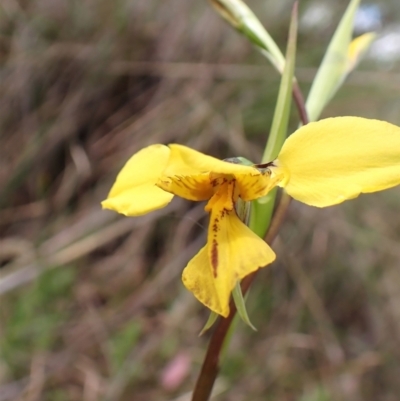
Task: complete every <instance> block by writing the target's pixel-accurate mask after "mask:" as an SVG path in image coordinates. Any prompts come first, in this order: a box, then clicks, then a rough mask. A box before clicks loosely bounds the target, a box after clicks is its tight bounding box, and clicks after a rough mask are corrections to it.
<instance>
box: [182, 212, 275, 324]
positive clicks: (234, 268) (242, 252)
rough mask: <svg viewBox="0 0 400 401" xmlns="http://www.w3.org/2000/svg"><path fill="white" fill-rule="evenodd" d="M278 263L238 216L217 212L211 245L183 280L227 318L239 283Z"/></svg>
mask: <svg viewBox="0 0 400 401" xmlns="http://www.w3.org/2000/svg"><path fill="white" fill-rule="evenodd" d="M274 260H275V253H274V252H273V251H272V249H271V248H270V247H269V246H268V245H267V244H266V243H265V242H264V241H263V240H262V239H261V238H259V237H258V236H257V235H256V234H254V233H253V232H252V231H251V230H250V229H249V228H248V227H247V226H246V225H245V224H243V223H242V222H241V221H240V220H239V218H238V217H237V216H236V213H235V211H230V212H228V211H224V210H222V211H221V210H216V209H213V210H212V212H211V220H210V226H209V233H208V243H207V245H206V246H205V247H204V248H202V249H201V250H200V252H199V253H198V254H197V255H196V256H195V257H194V258H193V259H192V260H191V261H190V262H189V264H188V265H187V267H186V268H185V270H184V271H183V275H182V280H183V283H184V284H185V286H186V287H187V289H188V290H189V291H191V292H192V293H193V294H194V295H195V297H196V298H197V299H198V300H199V301H200V302H202V303H203V304H204V305H206V306H207V307H208V308H210V309H211V310H212V311H213V312H216V313H218V314H220V315H222V316H224V317H227V316H228V315H229V299H230V295H231V292H232V289H233V288H234V286H235V285H236V282H237V281H238V280H240V279H242V278H243V277H245V276H247V275H249V274H250V273H252V272H254V271H256V270H258V269H259V268H260V267H263V266H266V265H268V264H270V263H272V262H273V261H274Z"/></svg>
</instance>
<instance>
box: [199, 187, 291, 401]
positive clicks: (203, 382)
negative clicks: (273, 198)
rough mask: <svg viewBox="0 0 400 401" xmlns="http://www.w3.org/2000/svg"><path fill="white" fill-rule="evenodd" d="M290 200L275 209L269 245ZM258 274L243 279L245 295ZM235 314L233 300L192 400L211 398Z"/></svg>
mask: <svg viewBox="0 0 400 401" xmlns="http://www.w3.org/2000/svg"><path fill="white" fill-rule="evenodd" d="M290 201H291V197H290V196H289V195H287V194H286V193H283V194H282V197H281V199H280V202H279V204H278V207H277V209H276V211H275V214H274V217H273V218H272V221H271V225H270V226H269V229H268V232H267V234H266V236H265V238H264V240H265V242H267V243H268V244H269V245H271V244H272V242H273V241H274V239H275V238H276V236H277V235H278V232H279V229H280V227H281V225H282V223H283V221H284V219H285V216H286V212H287V210H288V207H289V205H290ZM256 274H257V272H255V273H253V274H250V275H249V276H247V277H245V278H244V279H243V280H242V282H241V288H242V293H243V295H244V294H246V292H247V291H248V289H249V288H250V286H251V283H252V282H253V280H254V278H255V276H256ZM235 315H236V307H235V303H234V302H232V301H231V303H230V313H229V316H228V317H227V318H221V319H220V320H219V321H218V323H217V326H216V328H215V330H214V332H213V334H212V336H211V340H210V343H209V345H208V349H207V353H206V356H205V358H204V362H203V366H202V368H201V371H200V375H199V378H198V380H197V383H196V386H195V388H194V390H193V395H192V401H207V400H209V398H210V396H211V392H212V389H213V386H214V382H215V379H216V378H217V376H218V372H219V365H220V364H219V360H220V355H221V350H222V348H223V345H224V342H225V338H226V335H227V333H228V331H229V328H230V326H231V323H232V321H233V319H234V317H235Z"/></svg>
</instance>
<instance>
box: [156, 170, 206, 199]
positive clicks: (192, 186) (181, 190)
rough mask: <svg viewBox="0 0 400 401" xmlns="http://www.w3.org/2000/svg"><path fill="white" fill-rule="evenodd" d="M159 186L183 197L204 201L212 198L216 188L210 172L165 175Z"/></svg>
mask: <svg viewBox="0 0 400 401" xmlns="http://www.w3.org/2000/svg"><path fill="white" fill-rule="evenodd" d="M157 186H158V187H160V188H162V189H163V190H165V191H168V192H171V193H173V194H174V195H178V196H180V197H181V198H185V199H189V200H193V201H202V200H206V199H209V198H211V196H212V195H213V193H214V188H213V186H212V184H211V180H210V173H203V174H193V175H187V176H181V175H174V176H170V177H165V176H163V177H162V178H161V179H160V180H159V181H158V183H157Z"/></svg>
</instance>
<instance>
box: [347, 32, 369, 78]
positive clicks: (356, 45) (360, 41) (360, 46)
mask: <svg viewBox="0 0 400 401" xmlns="http://www.w3.org/2000/svg"><path fill="white" fill-rule="evenodd" d="M375 38H376V33H375V32H367V33H364V34H363V35H361V36H358V37H357V38H355V39H353V40H352V41H351V43H350V44H349V48H348V50H347V66H346V72H345V73H346V74H348V73H349V72H350V71H352V70H353V69H354V68H355V67H356V65H357V64H358V62H359V61H360V59H361V58H362V57H363V55H364V53H365V52H366V51H367V50H368V48H369V46H370V45H371V43H372V42H373V41H374V40H375Z"/></svg>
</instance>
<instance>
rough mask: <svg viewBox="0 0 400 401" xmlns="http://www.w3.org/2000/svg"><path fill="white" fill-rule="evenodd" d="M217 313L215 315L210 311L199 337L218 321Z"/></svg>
mask: <svg viewBox="0 0 400 401" xmlns="http://www.w3.org/2000/svg"><path fill="white" fill-rule="evenodd" d="M218 316H219V315H218V313H215V312H213V311H210V316H208V319H207V322H206V324H205V325H204V327H203V328H202V330H201V331H200V334H199V337H200V336H202V335H203V334H204V333H205V332H206V331H207V330H209V329H210V328H211V326H212V325H213V324H214V323H215V322H216V320H217V319H218Z"/></svg>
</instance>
